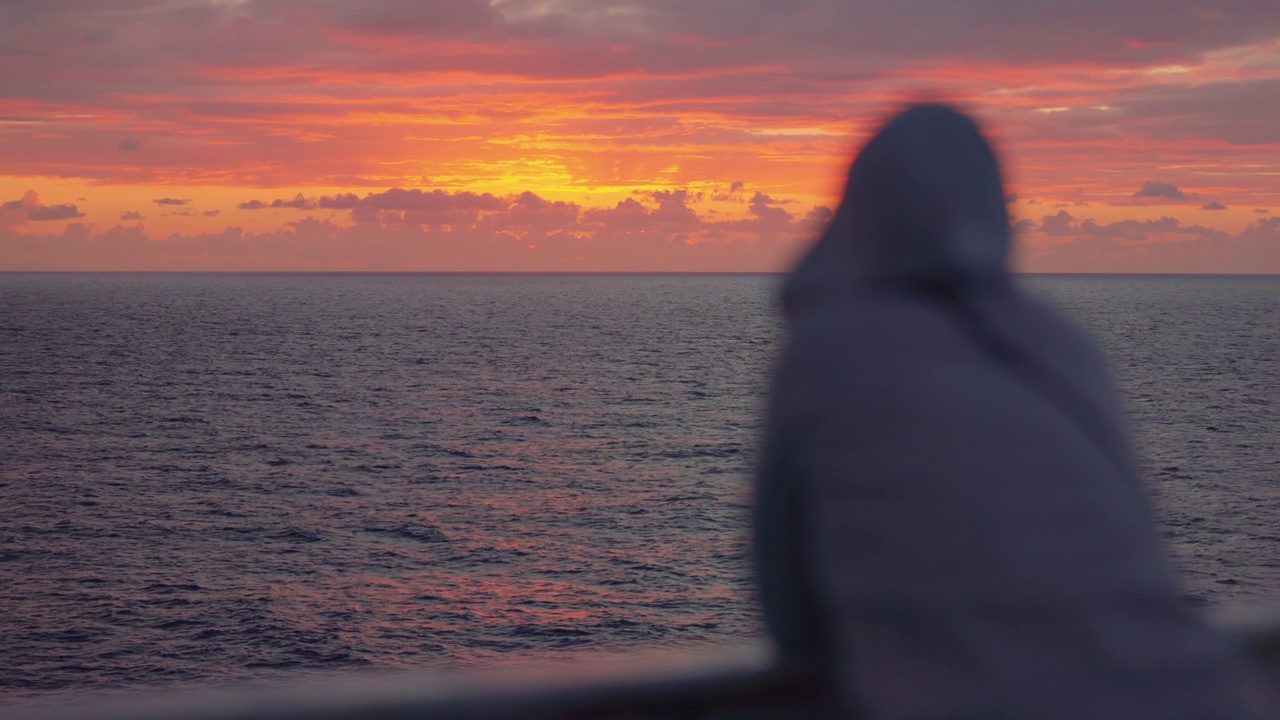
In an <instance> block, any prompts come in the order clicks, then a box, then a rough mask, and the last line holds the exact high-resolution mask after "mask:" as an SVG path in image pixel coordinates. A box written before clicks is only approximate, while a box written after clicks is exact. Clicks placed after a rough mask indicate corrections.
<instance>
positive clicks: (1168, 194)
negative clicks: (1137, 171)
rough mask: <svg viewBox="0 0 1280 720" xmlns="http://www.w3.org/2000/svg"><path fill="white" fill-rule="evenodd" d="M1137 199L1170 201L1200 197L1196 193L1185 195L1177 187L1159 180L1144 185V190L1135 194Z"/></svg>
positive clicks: (1149, 181)
mask: <svg viewBox="0 0 1280 720" xmlns="http://www.w3.org/2000/svg"><path fill="white" fill-rule="evenodd" d="M1133 196H1134V197H1135V198H1166V199H1169V200H1194V199H1196V198H1197V197H1199V195H1196V194H1194V193H1185V192H1183V191H1181V190H1179V189H1178V186H1177V185H1173V184H1170V183H1166V182H1160V181H1159V180H1148V181H1146V182H1144V183H1142V188H1141V189H1139V190H1138V191H1137V192H1135V193H1134V194H1133Z"/></svg>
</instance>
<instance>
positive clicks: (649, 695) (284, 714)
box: [0, 608, 1280, 720]
mask: <svg viewBox="0 0 1280 720" xmlns="http://www.w3.org/2000/svg"><path fill="white" fill-rule="evenodd" d="M1211 620H1212V621H1213V622H1214V623H1216V624H1218V625H1220V626H1222V627H1224V628H1225V629H1226V630H1228V631H1229V632H1231V633H1232V634H1233V635H1235V636H1236V637H1237V638H1238V639H1239V640H1240V643H1241V646H1242V647H1243V649H1244V651H1245V653H1246V654H1247V656H1248V658H1249V660H1250V662H1251V663H1252V665H1253V667H1254V668H1255V669H1256V670H1257V672H1258V677H1259V678H1260V679H1261V681H1262V682H1263V684H1264V685H1265V686H1267V687H1268V688H1270V689H1271V690H1274V691H1280V612H1277V611H1275V610H1271V609H1265V610H1264V609H1260V608H1252V609H1245V608H1236V609H1231V610H1225V611H1222V610H1220V611H1216V612H1214V613H1212V614H1211ZM815 687H816V686H815V684H814V683H813V682H812V681H811V680H810V678H809V676H808V674H807V673H805V672H803V671H802V670H800V669H798V668H788V667H785V666H784V665H782V664H780V663H779V662H778V659H777V657H776V654H775V653H774V651H773V648H772V646H771V645H770V644H768V643H767V642H763V641H761V642H755V643H749V644H744V645H739V646H733V647H723V648H717V649H715V650H713V651H706V652H696V653H679V654H674V655H673V654H654V653H647V654H641V655H629V656H625V657H620V656H611V657H599V656H595V657H591V656H588V657H584V658H583V659H582V660H580V661H577V662H574V663H565V664H557V665H545V664H544V665H528V666H518V667H511V668H501V669H494V670H476V671H467V672H436V673H429V674H396V675H353V676H346V677H343V678H337V679H330V680H328V681H324V682H316V681H309V682H305V683H299V684H295V685H289V686H281V687H273V688H223V689H218V690H203V691H192V692H185V693H175V694H163V695H141V696H138V697H130V698H117V699H111V700H107V701H100V702H96V703H85V702H81V703H78V704H74V705H65V706H61V707H52V708H40V709H27V710H20V711H16V712H13V713H6V712H4V708H3V707H0V717H4V718H12V720H357V719H358V720H407V719H409V718H414V719H419V720H481V719H486V720H487V719H494V718H504V719H506V718H509V719H511V720H544V719H545V720H551V719H553V718H554V719H556V720H569V719H573V720H579V719H582V720H585V719H587V718H592V719H600V720H603V719H618V720H622V719H626V720H640V719H642V718H680V719H682V720H689V719H693V718H697V719H702V720H730V719H732V720H750V719H760V720H763V719H764V718H791V717H804V718H815V719H817V718H822V717H824V716H831V715H832V713H831V712H830V711H829V710H827V709H825V708H824V707H823V706H822V705H821V703H822V699H821V698H820V697H819V695H818V694H817V693H816V692H815ZM1277 694H1280V693H1277Z"/></svg>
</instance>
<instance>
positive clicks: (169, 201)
mask: <svg viewBox="0 0 1280 720" xmlns="http://www.w3.org/2000/svg"><path fill="white" fill-rule="evenodd" d="M151 202H153V203H155V204H156V205H187V204H189V203H190V202H191V198H170V197H163V198H156V199H155V200H152V201H151Z"/></svg>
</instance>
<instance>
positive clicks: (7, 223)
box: [0, 190, 84, 229]
mask: <svg viewBox="0 0 1280 720" xmlns="http://www.w3.org/2000/svg"><path fill="white" fill-rule="evenodd" d="M81 217H84V213H82V212H80V210H79V209H78V208H77V207H76V206H75V205H72V204H63V205H44V204H42V203H41V202H40V195H39V194H38V193H37V192H36V191H35V190H28V191H26V192H25V193H23V194H22V197H21V198H20V199H18V200H9V201H7V202H4V203H0V229H3V228H7V227H13V226H15V225H17V224H19V223H21V221H23V220H31V221H35V222H46V221H53V220H72V219H75V218H81Z"/></svg>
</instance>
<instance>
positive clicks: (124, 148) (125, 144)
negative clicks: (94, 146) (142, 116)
mask: <svg viewBox="0 0 1280 720" xmlns="http://www.w3.org/2000/svg"><path fill="white" fill-rule="evenodd" d="M141 148H142V146H141V145H139V144H138V141H137V140H134V139H133V138H131V137H127V138H125V139H123V140H121V141H120V144H118V145H116V149H118V150H120V151H121V152H138V150H140V149H141Z"/></svg>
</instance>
